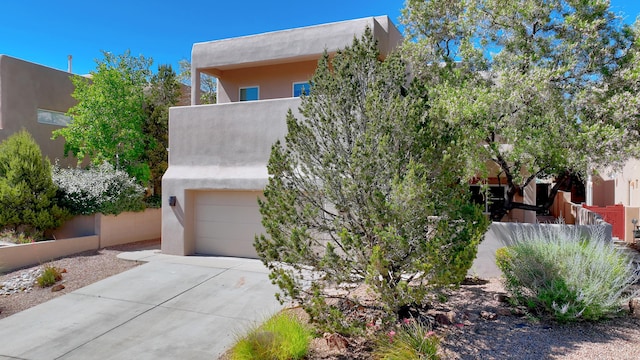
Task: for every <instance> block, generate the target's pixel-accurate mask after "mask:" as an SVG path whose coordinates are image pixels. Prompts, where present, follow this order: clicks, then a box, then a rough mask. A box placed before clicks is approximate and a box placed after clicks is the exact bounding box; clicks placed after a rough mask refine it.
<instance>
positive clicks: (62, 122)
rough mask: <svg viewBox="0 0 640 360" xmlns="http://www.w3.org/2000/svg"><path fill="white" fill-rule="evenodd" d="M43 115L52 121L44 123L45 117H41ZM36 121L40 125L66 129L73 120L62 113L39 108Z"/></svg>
mask: <svg viewBox="0 0 640 360" xmlns="http://www.w3.org/2000/svg"><path fill="white" fill-rule="evenodd" d="M41 114H46V115H48V117H49V118H50V119H51V121H43V119H44V116H41ZM36 121H37V122H38V124H44V125H53V126H63V127H66V126H69V124H71V122H72V121H73V118H71V116H69V115H67V114H66V113H64V112H62V111H56V110H49V109H43V108H38V109H37V111H36Z"/></svg>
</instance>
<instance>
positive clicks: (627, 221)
mask: <svg viewBox="0 0 640 360" xmlns="http://www.w3.org/2000/svg"><path fill="white" fill-rule="evenodd" d="M633 219H636V220H639V221H640V208H637V207H625V208H624V240H625V241H626V242H633V241H634V237H633V230H634V225H633V222H632V220H633Z"/></svg>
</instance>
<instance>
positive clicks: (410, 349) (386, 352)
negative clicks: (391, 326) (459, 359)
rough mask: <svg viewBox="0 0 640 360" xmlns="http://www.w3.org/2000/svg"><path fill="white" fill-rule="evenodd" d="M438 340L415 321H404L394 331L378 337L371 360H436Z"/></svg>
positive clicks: (426, 328) (429, 328) (427, 327)
mask: <svg viewBox="0 0 640 360" xmlns="http://www.w3.org/2000/svg"><path fill="white" fill-rule="evenodd" d="M439 344H440V338H438V336H437V335H436V334H435V333H434V332H433V330H431V327H430V326H427V325H423V324H421V323H419V322H418V321H417V320H415V319H404V320H403V321H402V323H401V325H399V326H398V327H397V329H395V330H390V331H388V332H386V333H384V334H382V335H380V336H379V337H378V339H377V341H376V342H375V345H374V350H373V358H374V359H378V360H436V359H439V358H440V357H439V356H438V354H437V352H438V346H439Z"/></svg>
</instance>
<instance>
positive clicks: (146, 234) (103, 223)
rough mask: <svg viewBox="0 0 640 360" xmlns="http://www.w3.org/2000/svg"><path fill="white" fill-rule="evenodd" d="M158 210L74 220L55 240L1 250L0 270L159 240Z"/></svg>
mask: <svg viewBox="0 0 640 360" xmlns="http://www.w3.org/2000/svg"><path fill="white" fill-rule="evenodd" d="M161 214H162V212H161V210H160V209H146V210H145V211H142V212H127V213H121V214H119V215H102V214H96V215H88V216H76V217H74V218H73V219H71V220H69V221H67V222H66V223H65V224H64V225H63V226H62V227H60V228H59V229H56V230H55V231H54V232H53V236H54V239H55V240H49V241H39V242H36V243H31V244H20V245H10V246H3V247H0V270H1V271H3V272H6V271H10V270H13V269H17V268H21V267H25V266H30V265H35V264H40V263H45V262H47V261H51V260H54V259H57V258H60V257H64V256H68V255H72V254H76V253H79V252H83V251H88V250H98V249H101V248H104V247H109V246H114V245H122V244H128V243H132V242H136V241H144V240H153V239H159V238H160V233H161V230H162V226H161V221H162V219H161Z"/></svg>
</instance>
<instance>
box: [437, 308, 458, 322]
mask: <svg viewBox="0 0 640 360" xmlns="http://www.w3.org/2000/svg"><path fill="white" fill-rule="evenodd" d="M456 317H457V314H456V312H455V311H447V312H442V311H439V312H436V313H435V315H434V319H435V321H436V322H437V323H438V324H440V325H451V324H453V323H455V322H456Z"/></svg>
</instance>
